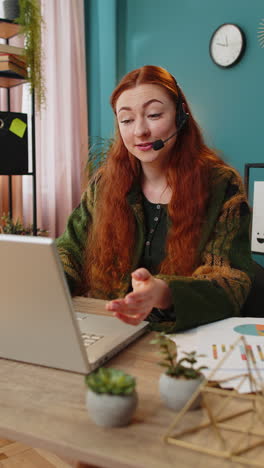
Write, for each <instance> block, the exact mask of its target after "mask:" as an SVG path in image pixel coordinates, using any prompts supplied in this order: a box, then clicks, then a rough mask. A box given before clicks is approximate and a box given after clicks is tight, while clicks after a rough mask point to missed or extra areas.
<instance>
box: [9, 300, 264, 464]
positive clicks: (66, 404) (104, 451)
mask: <svg viewBox="0 0 264 468" xmlns="http://www.w3.org/2000/svg"><path fill="white" fill-rule="evenodd" d="M87 301H88V302H89V304H90V306H91V307H92V308H93V311H94V312H98V313H100V312H101V313H104V309H103V304H102V301H94V300H87V299H80V301H79V303H80V305H81V306H82V308H83V310H85V308H86V304H87ZM149 341H150V335H145V336H144V337H141V338H140V339H138V340H137V341H136V342H135V343H133V344H132V345H130V346H129V347H128V348H127V349H126V350H124V351H122V352H121V353H120V354H119V355H117V356H116V357H115V358H113V359H112V360H111V362H110V365H111V366H114V367H117V368H121V369H124V370H125V371H126V372H128V373H131V374H132V375H134V376H135V377H136V378H137V390H138V394H139V406H138V408H137V411H136V413H135V417H134V418H133V421H132V423H131V424H130V425H129V426H128V427H125V428H115V429H105V428H100V427H98V426H96V425H95V424H94V423H93V422H92V421H91V420H90V418H89V414H88V412H87V410H86V407H85V392H86V389H85V385H84V377H83V376H80V375H77V374H72V373H69V372H64V371H58V370H54V369H48V368H44V367H39V366H32V365H28V364H21V363H18V362H13V361H8V360H4V359H1V360H0V382H1V384H0V405H1V412H0V414H1V417H0V436H1V437H6V438H9V439H14V440H17V441H21V442H24V443H26V444H29V445H31V446H34V447H40V448H43V449H46V450H49V451H53V452H55V453H57V454H58V455H62V456H64V457H69V459H75V460H81V461H86V462H87V463H90V464H93V465H96V466H100V467H105V468H134V467H142V468H146V467H151V468H161V467H162V468H163V467H164V468H166V467H172V466H173V467H179V468H184V467H190V468H191V467H192V468H193V466H194V464H195V466H196V467H203V468H204V466H210V468H211V467H219V468H220V467H221V468H223V467H224V468H225V467H231V466H237V467H238V466H239V465H238V464H233V463H231V462H229V461H226V460H223V459H220V458H214V457H211V456H207V455H202V454H201V455H200V454H197V453H196V452H192V451H189V450H186V449H183V448H178V447H175V446H172V445H168V444H166V443H164V442H163V441H162V437H163V435H164V434H165V432H166V429H167V428H168V426H169V424H171V422H172V420H173V419H174V414H173V413H172V412H171V411H169V410H167V409H166V408H165V407H164V406H163V404H162V403H161V401H160V398H159V393H158V378H159V375H160V373H161V368H160V367H159V366H158V365H157V361H158V359H159V358H158V356H157V354H156V353H155V348H154V346H153V345H150V344H149ZM198 413H199V411H198ZM198 413H197V412H196V411H195V412H192V414H193V415H194V416H193V417H194V418H197V417H199V416H198ZM203 437H204V444H205V445H207V446H208V444H210V440H209V439H208V435H207V436H203ZM262 450H263V449H262ZM259 453H260V452H259ZM261 454H262V456H261ZM259 456H260V457H261V458H262V459H263V451H262V452H261V453H260V455H259Z"/></svg>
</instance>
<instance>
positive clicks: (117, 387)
mask: <svg viewBox="0 0 264 468" xmlns="http://www.w3.org/2000/svg"><path fill="white" fill-rule="evenodd" d="M85 383H86V385H87V386H88V387H89V388H90V389H91V390H92V391H93V392H95V393H107V394H108V395H131V394H132V393H133V392H134V390H135V386H136V380H135V378H134V377H132V376H131V375H128V374H125V372H123V371H121V370H118V369H111V368H104V367H100V368H99V369H98V370H97V371H95V372H93V373H91V374H89V375H87V376H86V377H85Z"/></svg>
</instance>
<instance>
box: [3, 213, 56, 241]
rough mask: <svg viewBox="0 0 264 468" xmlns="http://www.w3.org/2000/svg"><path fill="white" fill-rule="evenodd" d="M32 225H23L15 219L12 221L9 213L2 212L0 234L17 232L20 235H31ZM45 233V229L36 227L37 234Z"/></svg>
mask: <svg viewBox="0 0 264 468" xmlns="http://www.w3.org/2000/svg"><path fill="white" fill-rule="evenodd" d="M33 231H34V229H33V226H32V225H29V226H24V225H23V223H22V222H21V221H20V220H19V219H17V220H16V221H14V220H13V219H12V218H10V216H9V215H5V214H3V215H2V216H1V218H0V234H17V235H21V236H31V235H33ZM44 234H47V231H46V230H45V229H37V235H44Z"/></svg>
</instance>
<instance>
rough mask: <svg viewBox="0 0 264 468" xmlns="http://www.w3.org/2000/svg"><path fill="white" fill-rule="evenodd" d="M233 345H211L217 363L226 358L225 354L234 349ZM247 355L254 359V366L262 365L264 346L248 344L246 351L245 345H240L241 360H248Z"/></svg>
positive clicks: (213, 357)
mask: <svg viewBox="0 0 264 468" xmlns="http://www.w3.org/2000/svg"><path fill="white" fill-rule="evenodd" d="M232 347H233V345H225V344H219V343H218V344H212V345H211V357H212V359H214V360H215V361H218V360H219V359H222V358H223V357H224V356H225V353H226V352H227V351H228V350H229V349H232ZM247 354H248V355H250V358H251V359H252V362H253V363H254V364H258V363H259V364H261V363H263V362H264V344H263V346H261V345H259V344H254V345H250V344H248V345H247V346H246V349H245V347H244V345H241V344H240V345H239V358H241V360H242V361H246V360H247Z"/></svg>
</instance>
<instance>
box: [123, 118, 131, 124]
mask: <svg viewBox="0 0 264 468" xmlns="http://www.w3.org/2000/svg"><path fill="white" fill-rule="evenodd" d="M130 122H132V119H124V120H121V122H120V123H121V124H124V125H128V124H129V123H130Z"/></svg>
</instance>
